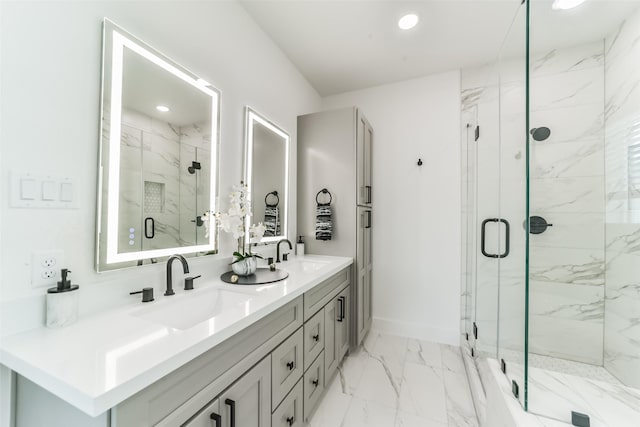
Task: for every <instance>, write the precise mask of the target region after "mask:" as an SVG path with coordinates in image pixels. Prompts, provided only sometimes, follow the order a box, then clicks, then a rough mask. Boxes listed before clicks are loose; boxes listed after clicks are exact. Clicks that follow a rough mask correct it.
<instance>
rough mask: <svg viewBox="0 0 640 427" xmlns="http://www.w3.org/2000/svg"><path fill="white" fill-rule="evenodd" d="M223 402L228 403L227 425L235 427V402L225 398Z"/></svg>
mask: <svg viewBox="0 0 640 427" xmlns="http://www.w3.org/2000/svg"><path fill="white" fill-rule="evenodd" d="M224 403H225V404H226V405H229V426H230V427H236V402H235V400H231V399H226V400H225V401H224Z"/></svg>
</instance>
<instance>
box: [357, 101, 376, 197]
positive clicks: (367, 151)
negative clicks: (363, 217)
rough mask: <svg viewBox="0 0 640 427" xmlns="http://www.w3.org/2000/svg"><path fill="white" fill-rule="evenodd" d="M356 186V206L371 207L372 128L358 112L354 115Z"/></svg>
mask: <svg viewBox="0 0 640 427" xmlns="http://www.w3.org/2000/svg"><path fill="white" fill-rule="evenodd" d="M356 121H357V130H356V174H357V175H356V186H357V188H358V206H371V189H372V187H371V160H372V159H371V141H372V140H373V128H372V127H371V125H370V124H369V122H368V121H367V119H366V118H365V117H364V115H363V114H362V113H361V112H360V111H359V110H358V111H357V114H356Z"/></svg>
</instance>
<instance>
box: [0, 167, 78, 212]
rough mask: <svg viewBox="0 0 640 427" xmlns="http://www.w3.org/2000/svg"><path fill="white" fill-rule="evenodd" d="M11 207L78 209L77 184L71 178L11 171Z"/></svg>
mask: <svg viewBox="0 0 640 427" xmlns="http://www.w3.org/2000/svg"><path fill="white" fill-rule="evenodd" d="M9 206H11V207H12V208H31V209H43V208H44V209H76V208H77V207H78V202H77V200H76V197H75V183H74V180H73V179H72V178H70V177H61V176H54V175H39V174H34V173H31V172H22V171H11V174H10V193H9Z"/></svg>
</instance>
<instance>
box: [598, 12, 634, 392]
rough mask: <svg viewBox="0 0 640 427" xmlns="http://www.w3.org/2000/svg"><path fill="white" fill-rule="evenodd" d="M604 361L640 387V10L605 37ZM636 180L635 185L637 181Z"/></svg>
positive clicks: (615, 371) (612, 371) (621, 377)
mask: <svg viewBox="0 0 640 427" xmlns="http://www.w3.org/2000/svg"><path fill="white" fill-rule="evenodd" d="M605 46H606V51H605V52H606V63H605V87H606V90H605V113H606V116H605V129H606V131H605V134H606V146H605V159H606V162H605V175H606V203H607V210H606V257H607V264H606V276H607V281H606V301H605V331H604V366H605V367H606V368H607V369H608V370H609V371H610V372H611V373H612V374H614V375H615V376H617V377H618V378H619V379H620V380H622V381H623V382H624V383H625V384H627V385H629V386H632V387H636V388H640V194H638V187H637V183H638V182H639V181H638V178H639V173H640V169H638V165H639V164H640V159H635V160H634V157H633V156H630V154H631V153H630V152H632V151H633V148H630V147H639V146H640V10H638V11H637V12H636V13H635V14H633V15H631V16H630V17H629V18H628V19H627V20H626V22H624V23H623V24H622V26H621V27H620V28H619V29H618V30H617V31H616V32H615V33H614V34H612V35H611V36H610V37H607V39H606V41H605ZM634 184H635V185H634Z"/></svg>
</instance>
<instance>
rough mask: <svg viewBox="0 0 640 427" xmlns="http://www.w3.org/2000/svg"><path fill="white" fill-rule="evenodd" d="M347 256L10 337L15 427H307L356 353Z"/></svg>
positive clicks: (212, 284) (5, 358)
mask: <svg viewBox="0 0 640 427" xmlns="http://www.w3.org/2000/svg"><path fill="white" fill-rule="evenodd" d="M351 263H352V260H351V259H350V258H342V257H326V256H313V255H307V256H304V257H295V258H293V259H292V260H290V261H288V262H286V263H282V264H279V267H278V268H283V269H286V270H287V271H288V272H289V273H290V275H289V277H288V278H287V279H286V280H283V281H280V282H276V283H272V284H267V285H256V286H241V285H230V284H226V283H224V282H222V281H220V280H219V279H206V278H203V279H201V283H199V284H198V285H197V286H196V288H195V289H194V290H192V291H182V290H179V291H176V295H174V296H171V297H164V296H160V297H157V298H156V300H155V301H154V302H151V303H145V304H143V303H141V302H135V303H133V302H132V303H131V304H130V305H129V306H127V307H122V308H118V309H115V310H110V311H108V312H104V313H101V314H97V315H94V316H90V317H87V318H85V319H81V320H80V321H79V322H78V323H76V324H74V325H71V326H69V327H66V328H62V329H47V328H44V327H43V328H40V329H36V330H31V331H28V332H25V333H22V334H18V335H14V336H11V337H8V338H6V339H5V340H4V342H3V347H2V350H1V352H0V361H1V363H2V364H4V365H5V366H7V367H8V368H10V369H12V370H13V371H15V372H16V373H17V374H18V380H17V382H18V384H17V394H16V421H17V423H16V426H17V427H23V426H34V425H47V426H50V427H55V426H65V427H76V426H77V427H80V426H82V427H88V426H101V427H115V426H118V427H124V426H132V427H134V426H135V427H138V426H152V425H153V426H156V425H157V426H183V425H184V426H208V427H211V426H215V427H222V426H237V427H241V426H242V427H251V426H270V425H271V426H274V427H275V426H283V427H291V426H302V425H303V424H304V421H305V419H306V418H308V417H309V416H310V414H312V412H313V410H314V408H315V407H316V406H317V404H318V402H319V401H320V399H321V397H322V394H323V391H324V387H325V385H326V384H328V382H329V381H330V380H331V378H332V377H333V376H334V375H335V373H336V371H337V367H338V365H339V364H340V362H341V361H342V359H343V357H344V356H345V354H346V353H347V351H348V349H349V343H350V319H351V314H350V304H351V301H350V299H351V287H350V281H351ZM34 408H38V410H35V411H34ZM45 408H47V410H45ZM52 414H56V415H55V416H52Z"/></svg>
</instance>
